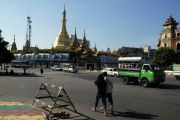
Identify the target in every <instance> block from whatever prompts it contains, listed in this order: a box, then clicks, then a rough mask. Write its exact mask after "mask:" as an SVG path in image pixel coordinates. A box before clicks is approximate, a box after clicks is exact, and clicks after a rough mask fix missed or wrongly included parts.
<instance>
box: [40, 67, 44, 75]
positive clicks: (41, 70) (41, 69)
mask: <svg viewBox="0 0 180 120" xmlns="http://www.w3.org/2000/svg"><path fill="white" fill-rule="evenodd" d="M40 72H41V75H42V74H43V73H44V71H43V68H42V67H41V68H40Z"/></svg>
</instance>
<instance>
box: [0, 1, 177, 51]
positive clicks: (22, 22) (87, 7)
mask: <svg viewBox="0 0 180 120" xmlns="http://www.w3.org/2000/svg"><path fill="white" fill-rule="evenodd" d="M64 4H65V6H66V12H67V31H68V33H69V35H71V34H74V29H75V27H76V28H77V36H78V38H82V37H83V31H84V29H85V30H86V37H87V39H88V40H90V44H91V47H94V45H95V44H96V46H97V48H98V50H102V49H103V50H107V47H109V48H110V49H111V50H114V49H115V50H117V49H118V48H121V47H122V46H129V47H144V46H145V45H147V44H148V45H151V46H152V48H156V46H157V43H158V39H159V34H160V32H161V31H162V28H163V26H162V24H163V23H164V22H165V21H166V19H167V18H168V17H169V15H170V14H172V16H173V17H174V18H175V19H176V21H177V22H180V0H0V29H2V31H3V32H2V36H3V37H4V38H5V40H6V41H8V42H9V43H10V44H12V42H13V36H14V34H15V36H16V44H17V47H18V49H22V47H23V45H24V44H25V34H26V22H27V21H26V18H27V16H31V19H32V41H31V42H32V46H35V45H38V47H39V48H51V46H52V44H53V43H54V41H55V39H56V37H57V35H58V33H59V31H60V29H61V28H60V26H61V17H62V12H63V8H64Z"/></svg>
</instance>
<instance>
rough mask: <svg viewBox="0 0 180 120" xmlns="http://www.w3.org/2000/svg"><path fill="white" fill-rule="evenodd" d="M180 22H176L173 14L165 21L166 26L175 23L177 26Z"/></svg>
mask: <svg viewBox="0 0 180 120" xmlns="http://www.w3.org/2000/svg"><path fill="white" fill-rule="evenodd" d="M178 24H179V23H177V22H176V20H175V19H174V18H173V17H172V15H170V16H169V18H167V20H166V22H165V23H164V26H169V25H175V26H177V25H178Z"/></svg>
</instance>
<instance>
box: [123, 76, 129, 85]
mask: <svg viewBox="0 0 180 120" xmlns="http://www.w3.org/2000/svg"><path fill="white" fill-rule="evenodd" d="M123 83H124V84H125V85H128V84H129V79H128V78H127V77H125V78H123Z"/></svg>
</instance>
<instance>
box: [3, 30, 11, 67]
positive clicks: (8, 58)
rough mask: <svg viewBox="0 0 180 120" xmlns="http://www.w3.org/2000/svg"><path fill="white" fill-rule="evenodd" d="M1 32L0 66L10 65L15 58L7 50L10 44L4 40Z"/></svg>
mask: <svg viewBox="0 0 180 120" xmlns="http://www.w3.org/2000/svg"><path fill="white" fill-rule="evenodd" d="M1 32H2V31H1V30H0V64H2V63H9V62H11V61H12V59H13V58H14V55H13V53H11V52H10V51H9V50H8V49H7V47H8V44H9V43H8V42H6V41H5V40H4V38H3V37H2V35H1Z"/></svg>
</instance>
